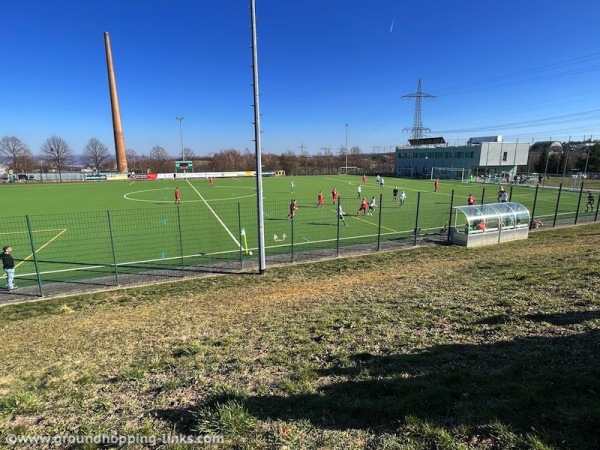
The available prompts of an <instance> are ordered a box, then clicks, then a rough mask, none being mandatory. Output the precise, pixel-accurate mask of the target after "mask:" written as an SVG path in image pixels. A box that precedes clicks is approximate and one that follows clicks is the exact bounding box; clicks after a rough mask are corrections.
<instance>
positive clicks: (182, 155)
mask: <svg viewBox="0 0 600 450" xmlns="http://www.w3.org/2000/svg"><path fill="white" fill-rule="evenodd" d="M184 118H185V117H181V116H177V117H175V119H176V120H179V137H180V138H181V161H182V162H183V161H185V151H184V150H183V128H182V126H181V122H182V121H183V119H184Z"/></svg>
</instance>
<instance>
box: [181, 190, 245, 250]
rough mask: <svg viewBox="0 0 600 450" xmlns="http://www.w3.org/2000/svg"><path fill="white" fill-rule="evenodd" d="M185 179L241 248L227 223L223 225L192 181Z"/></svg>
mask: <svg viewBox="0 0 600 450" xmlns="http://www.w3.org/2000/svg"><path fill="white" fill-rule="evenodd" d="M185 181H187V183H188V184H189V185H190V187H191V188H192V189H193V190H194V191H196V194H198V197H200V199H202V201H203V202H204V204H205V205H206V207H207V208H208V209H210V212H211V213H213V216H215V219H217V220H218V221H219V223H220V224H221V225H223V228H225V231H227V233H228V234H229V236H231V239H233V242H235V245H237V246H238V247H239V248H242V244H240V242H239V241H238V240H237V239H236V238H235V236H234V235H233V233H231V231H229V228H227V225H225V224H224V223H223V221H222V220H221V218H220V217H219V216H217V213H216V212H215V211H214V210H213V209H212V208H211V207H210V205H209V204H208V202H207V201H206V200H205V199H204V197H202V194H200V192H198V189H196V188H195V187H194V185H193V184H192V183H190V180H187V179H186V180H185Z"/></svg>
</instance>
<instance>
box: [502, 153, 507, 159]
mask: <svg viewBox="0 0 600 450" xmlns="http://www.w3.org/2000/svg"><path fill="white" fill-rule="evenodd" d="M506 158H508V152H504V153H502V161H506Z"/></svg>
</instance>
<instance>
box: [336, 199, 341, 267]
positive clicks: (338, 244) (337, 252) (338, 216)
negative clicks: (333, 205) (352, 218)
mask: <svg viewBox="0 0 600 450" xmlns="http://www.w3.org/2000/svg"><path fill="white" fill-rule="evenodd" d="M341 205H342V198H341V197H338V203H337V209H336V211H335V213H336V216H337V238H336V240H335V252H336V256H337V257H339V256H340V206H341Z"/></svg>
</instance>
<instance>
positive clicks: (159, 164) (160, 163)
mask: <svg viewBox="0 0 600 450" xmlns="http://www.w3.org/2000/svg"><path fill="white" fill-rule="evenodd" d="M150 159H151V160H153V166H154V167H155V168H156V171H157V172H161V173H163V172H164V171H165V168H166V167H167V163H168V161H169V154H168V153H167V151H166V150H165V149H164V148H162V147H161V146H160V145H155V146H154V147H152V150H150Z"/></svg>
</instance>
